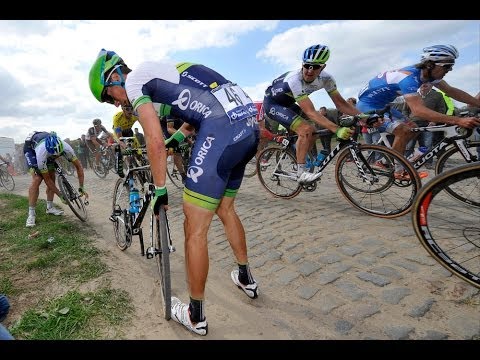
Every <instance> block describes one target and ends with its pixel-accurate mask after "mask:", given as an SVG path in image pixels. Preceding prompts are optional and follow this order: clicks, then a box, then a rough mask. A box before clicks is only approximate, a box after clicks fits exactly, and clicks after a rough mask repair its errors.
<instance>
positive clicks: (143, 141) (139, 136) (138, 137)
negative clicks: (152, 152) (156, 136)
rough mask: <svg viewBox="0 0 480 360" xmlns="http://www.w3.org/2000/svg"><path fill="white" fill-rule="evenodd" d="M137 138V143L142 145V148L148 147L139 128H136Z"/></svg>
mask: <svg viewBox="0 0 480 360" xmlns="http://www.w3.org/2000/svg"><path fill="white" fill-rule="evenodd" d="M135 137H136V138H137V141H138V143H139V144H140V146H146V144H145V136H143V134H142V133H141V132H140V131H138V128H135Z"/></svg>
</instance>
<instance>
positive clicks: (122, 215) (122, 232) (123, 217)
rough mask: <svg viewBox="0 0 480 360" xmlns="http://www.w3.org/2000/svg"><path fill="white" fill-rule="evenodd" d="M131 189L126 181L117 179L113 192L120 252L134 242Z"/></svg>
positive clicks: (115, 227)
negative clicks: (131, 222)
mask: <svg viewBox="0 0 480 360" xmlns="http://www.w3.org/2000/svg"><path fill="white" fill-rule="evenodd" d="M129 196H130V188H129V186H128V182H127V181H125V179H121V178H119V179H117V182H116V183H115V188H114V190H113V203H112V214H113V217H114V220H115V221H114V222H113V232H114V234H115V242H116V243H117V246H118V248H119V249H120V250H122V251H123V250H125V249H126V248H128V247H129V245H130V244H131V242H132V235H131V233H130V213H129V208H130V197H129Z"/></svg>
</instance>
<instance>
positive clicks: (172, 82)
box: [89, 49, 259, 335]
mask: <svg viewBox="0 0 480 360" xmlns="http://www.w3.org/2000/svg"><path fill="white" fill-rule="evenodd" d="M89 83H90V89H91V91H92V94H93V95H94V97H95V98H96V99H97V100H98V101H100V102H108V103H110V104H114V105H116V106H118V105H130V104H132V105H133V108H134V110H135V111H137V112H138V115H139V121H140V123H141V125H142V128H143V130H144V132H145V140H146V142H147V151H148V156H149V159H150V165H151V172H152V175H153V179H154V183H155V187H156V189H155V193H154V197H153V200H152V208H153V211H154V213H155V214H158V213H159V210H160V207H161V206H166V205H167V204H168V194H167V189H166V187H165V180H166V168H167V162H166V158H167V154H166V144H165V140H164V138H163V134H162V130H161V127H160V123H159V119H158V114H160V116H166V115H170V114H171V115H173V116H177V117H179V118H181V119H182V120H184V121H185V123H184V124H183V125H182V127H181V128H180V129H179V130H178V131H177V132H175V134H174V135H172V137H171V140H170V144H173V142H175V141H176V142H178V143H179V142H180V141H182V140H183V139H184V138H185V137H186V135H187V133H188V134H190V133H191V132H192V131H193V130H195V131H196V136H197V138H196V141H195V145H194V147H193V151H192V154H193V155H192V157H191V159H190V163H189V171H188V174H187V180H186V182H185V186H184V190H183V211H184V214H185V222H184V231H185V260H186V268H187V283H188V287H189V294H190V304H186V303H183V302H181V301H180V300H179V299H177V298H175V297H172V307H171V310H172V319H174V320H175V321H177V322H179V323H180V324H182V325H183V326H185V327H186V328H187V329H188V330H190V331H192V332H194V333H196V334H199V335H206V334H207V332H208V325H207V320H206V317H205V305H204V304H205V302H204V298H205V284H206V280H207V275H208V263H209V259H208V244H207V234H208V230H209V228H210V225H211V222H212V219H213V216H214V215H215V214H217V215H218V216H219V218H220V220H221V221H222V223H223V225H224V227H225V233H226V236H227V239H228V241H229V243H230V245H231V247H232V249H233V252H234V255H235V257H236V260H237V263H238V269H235V270H233V271H232V272H231V274H230V275H231V278H232V281H233V282H234V284H235V285H236V286H237V287H239V288H241V289H242V290H243V291H244V292H245V293H246V294H247V296H249V297H250V298H256V297H257V296H258V287H257V283H256V281H255V279H254V278H253V276H252V274H251V271H250V268H249V265H248V256H247V245H246V239H245V229H244V227H243V225H242V222H241V220H240V218H239V216H238V214H237V213H236V210H235V206H234V201H235V196H236V194H237V192H238V189H239V187H240V185H241V183H242V180H243V174H244V171H245V166H246V164H247V162H248V161H249V160H250V159H251V158H252V157H253V155H254V154H255V151H256V148H257V144H258V138H259V129H258V125H257V122H256V120H255V115H256V113H257V110H256V108H255V106H254V104H253V102H252V100H251V99H250V97H249V96H248V95H247V94H246V93H245V92H244V91H243V89H241V88H240V87H239V86H238V85H236V84H234V83H232V82H230V81H228V80H227V79H225V78H224V77H223V76H222V75H220V74H219V73H217V72H216V71H214V70H213V69H210V68H208V67H206V66H204V65H200V64H193V63H188V62H184V63H179V64H176V65H175V64H171V63H162V62H153V61H150V62H143V63H141V64H140V65H139V66H138V67H137V69H136V70H134V71H132V70H131V69H129V68H128V67H127V65H126V64H125V63H124V61H123V60H122V58H120V57H119V56H118V55H117V54H116V53H115V52H113V51H106V50H104V49H102V50H101V51H100V53H99V54H98V57H97V59H96V60H95V63H94V64H93V66H92V68H91V70H90V74H89ZM154 104H158V105H159V106H160V107H159V110H158V111H159V112H157V110H156V109H155V107H154Z"/></svg>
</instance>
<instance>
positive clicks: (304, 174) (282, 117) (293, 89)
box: [263, 44, 360, 183]
mask: <svg viewBox="0 0 480 360" xmlns="http://www.w3.org/2000/svg"><path fill="white" fill-rule="evenodd" d="M329 57H330V50H329V48H328V46H325V45H320V44H318V45H313V46H310V47H308V48H307V49H305V51H304V52H303V57H302V67H301V68H300V69H299V70H294V71H289V72H287V73H285V74H282V75H281V76H279V77H278V78H276V79H275V80H273V82H272V84H271V85H270V86H269V87H268V88H267V90H266V91H265V97H264V100H263V108H264V111H265V116H267V117H269V118H270V119H272V120H275V121H277V122H279V123H280V124H281V125H283V126H284V127H286V128H287V129H290V130H292V131H294V132H296V133H297V134H298V139H297V142H296V157H297V176H298V177H297V180H298V182H300V183H308V182H309V181H311V177H312V175H311V174H310V173H309V172H308V171H306V169H305V158H306V156H307V153H308V151H309V150H310V149H311V148H312V146H313V142H314V140H315V139H314V137H313V133H314V131H315V127H314V124H312V123H311V121H313V122H315V123H317V124H318V125H320V126H322V127H324V128H327V129H329V130H330V131H332V132H333V133H335V134H336V135H337V137H338V138H340V139H343V140H346V139H348V138H350V136H351V135H352V134H353V132H354V130H352V129H350V128H348V127H339V126H338V125H336V124H335V123H333V122H331V121H330V120H328V119H327V118H326V117H325V116H323V115H322V114H321V113H320V112H318V111H316V110H315V106H314V105H313V103H312V101H311V100H310V98H309V95H310V94H312V93H313V92H315V91H317V90H320V89H325V91H326V92H327V94H328V95H329V96H330V98H331V99H332V101H333V103H334V104H335V106H336V108H337V109H338V110H339V111H341V112H342V113H345V114H349V115H357V114H359V113H360V111H358V110H357V109H356V108H355V107H354V106H352V105H351V104H349V103H348V102H347V101H345V99H344V98H343V97H342V95H341V94H340V92H339V91H338V89H337V84H336V83H335V79H334V78H333V76H332V75H330V74H329V73H326V72H325V71H323V69H324V68H325V67H326V66H327V64H326V62H327V60H328V58H329Z"/></svg>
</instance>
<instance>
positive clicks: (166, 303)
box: [150, 207, 172, 320]
mask: <svg viewBox="0 0 480 360" xmlns="http://www.w3.org/2000/svg"><path fill="white" fill-rule="evenodd" d="M150 236H152V239H153V245H154V247H155V261H156V264H157V271H158V275H159V280H160V288H161V294H162V305H163V306H162V309H163V316H164V317H165V319H166V320H170V318H171V311H172V309H171V307H172V288H171V278H170V231H169V228H168V219H167V214H166V213H165V209H164V208H163V207H162V208H161V209H160V211H159V215H158V219H157V217H156V216H155V215H154V213H153V211H152V215H151V219H150Z"/></svg>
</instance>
